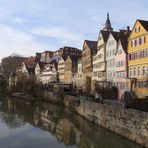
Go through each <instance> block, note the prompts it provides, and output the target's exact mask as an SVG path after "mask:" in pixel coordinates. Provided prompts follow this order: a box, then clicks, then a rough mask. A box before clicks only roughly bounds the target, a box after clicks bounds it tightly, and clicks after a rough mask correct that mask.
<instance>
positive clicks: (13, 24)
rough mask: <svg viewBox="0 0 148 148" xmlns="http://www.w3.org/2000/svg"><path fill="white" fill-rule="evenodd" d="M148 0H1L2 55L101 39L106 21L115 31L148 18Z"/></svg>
mask: <svg viewBox="0 0 148 148" xmlns="http://www.w3.org/2000/svg"><path fill="white" fill-rule="evenodd" d="M147 6H148V0H103V1H102V0H24V1H22V0H0V58H2V57H4V56H8V55H10V54H12V53H18V54H20V55H26V56H28V55H34V54H35V52H40V51H41V52H42V51H45V50H57V49H58V48H59V47H62V46H64V45H67V46H74V47H77V48H80V49H81V48H82V44H83V41H84V40H85V39H89V40H97V38H98V34H99V30H100V29H102V28H103V26H104V23H105V21H106V13H107V12H109V13H110V20H111V23H112V27H113V28H114V30H119V29H122V28H125V27H126V26H127V25H129V26H131V27H132V26H133V25H134V23H135V20H136V19H137V18H138V19H144V20H148V9H147Z"/></svg>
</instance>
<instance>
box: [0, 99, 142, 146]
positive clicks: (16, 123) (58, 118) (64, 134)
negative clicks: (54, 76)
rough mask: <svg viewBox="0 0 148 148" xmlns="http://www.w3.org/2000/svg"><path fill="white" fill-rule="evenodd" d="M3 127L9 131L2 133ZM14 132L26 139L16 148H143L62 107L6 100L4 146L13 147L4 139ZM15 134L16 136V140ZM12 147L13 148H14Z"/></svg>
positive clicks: (0, 113)
mask: <svg viewBox="0 0 148 148" xmlns="http://www.w3.org/2000/svg"><path fill="white" fill-rule="evenodd" d="M3 124H5V126H7V127H8V129H7V130H2V132H1V126H2V127H4V125H3ZM5 128H6V127H5ZM12 130H15V134H16V130H17V131H19V133H20V134H21V135H22V136H23V138H20V137H19V138H18V139H17V141H18V143H20V141H21V144H20V145H18V143H17V144H16V143H15V144H14V147H15V148H17V147H19V148H21V147H22V148H25V147H27V146H30V147H32V148H34V147H35V148H37V147H41V146H42V147H54V148H64V147H75V148H140V146H139V145H137V144H135V143H133V142H131V141H129V140H127V139H125V138H123V137H120V136H118V135H116V134H114V133H112V132H109V131H108V130H105V129H103V128H99V127H97V126H95V125H92V124H91V123H90V122H87V121H86V120H84V119H83V118H81V117H80V116H78V115H74V114H72V113H71V112H69V111H68V110H67V109H65V108H62V107H60V106H55V105H51V104H48V103H43V102H37V103H29V102H25V101H23V100H20V99H17V98H6V99H4V101H3V103H0V147H1V146H2V147H7V148H8V147H9V146H8V145H7V143H5V140H3V139H1V136H2V135H3V134H5V132H7V135H9V136H10V134H9V133H11V131H12ZM15 134H13V135H14V136H12V137H13V139H14V141H15V138H16V137H15ZM25 135H26V136H25ZM6 137H7V138H6V139H7V141H10V139H9V137H8V136H6ZM35 138H36V139H35ZM26 139H27V140H26ZM37 139H38V140H37ZM19 140H20V141H19ZM26 141H27V145H26ZM11 143H12V141H11ZM11 147H13V146H12V145H11Z"/></svg>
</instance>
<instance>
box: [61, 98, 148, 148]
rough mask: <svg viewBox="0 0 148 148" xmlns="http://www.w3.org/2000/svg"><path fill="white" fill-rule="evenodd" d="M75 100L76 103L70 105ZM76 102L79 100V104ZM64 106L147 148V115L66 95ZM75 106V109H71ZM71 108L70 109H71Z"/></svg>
mask: <svg viewBox="0 0 148 148" xmlns="http://www.w3.org/2000/svg"><path fill="white" fill-rule="evenodd" d="M72 100H76V101H75V102H76V103H71V102H72ZM77 100H80V101H79V103H78V101H77ZM64 104H65V105H66V106H67V107H68V108H70V109H72V110H74V111H76V112H77V113H78V114H79V115H81V116H82V117H84V118H86V119H87V120H89V121H91V122H93V123H95V124H97V125H99V126H101V127H104V128H106V129H109V130H111V131H112V132H114V133H117V134H119V135H121V136H124V137H126V138H128V139H130V140H132V141H134V142H136V143H138V144H140V145H142V146H144V147H147V148H148V113H147V112H142V111H138V110H134V109H125V108H122V107H116V106H112V105H107V104H101V103H96V102H93V101H90V100H87V99H86V98H85V97H79V98H78V97H75V96H70V95H67V96H65V98H64ZM74 104H75V107H72V106H73V105H74ZM71 107H72V108H71Z"/></svg>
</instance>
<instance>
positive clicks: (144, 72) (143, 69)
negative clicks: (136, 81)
mask: <svg viewBox="0 0 148 148" xmlns="http://www.w3.org/2000/svg"><path fill="white" fill-rule="evenodd" d="M142 74H143V76H145V74H146V70H145V66H144V67H143V68H142Z"/></svg>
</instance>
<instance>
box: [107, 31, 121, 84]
mask: <svg viewBox="0 0 148 148" xmlns="http://www.w3.org/2000/svg"><path fill="white" fill-rule="evenodd" d="M118 40H119V32H114V31H111V32H110V34H109V37H108V40H107V43H106V80H107V82H109V83H110V85H111V86H115V82H116V64H115V58H116V56H115V54H116V52H117V45H118Z"/></svg>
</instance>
